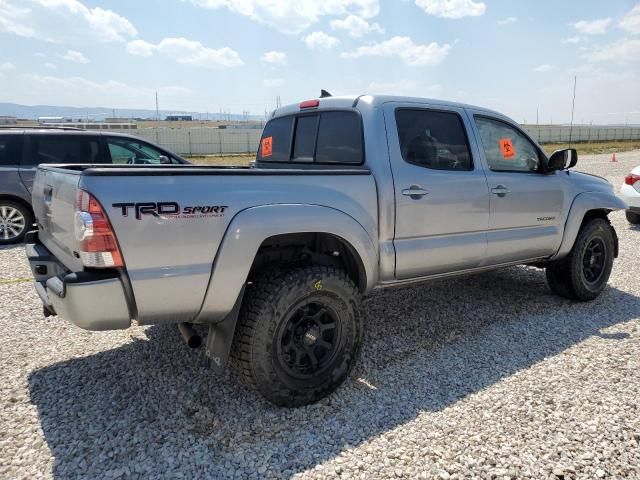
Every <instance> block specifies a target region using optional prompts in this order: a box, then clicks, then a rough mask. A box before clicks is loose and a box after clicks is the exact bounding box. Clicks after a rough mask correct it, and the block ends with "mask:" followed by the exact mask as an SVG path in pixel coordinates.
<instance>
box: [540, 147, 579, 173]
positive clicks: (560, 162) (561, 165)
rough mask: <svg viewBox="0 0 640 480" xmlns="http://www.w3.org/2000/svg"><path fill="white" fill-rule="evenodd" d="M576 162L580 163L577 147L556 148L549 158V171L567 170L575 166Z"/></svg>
mask: <svg viewBox="0 0 640 480" xmlns="http://www.w3.org/2000/svg"><path fill="white" fill-rule="evenodd" d="M576 163H578V152H576V149H575V148H565V149H563V150H556V151H555V152H553V153H552V154H551V157H550V158H549V163H548V164H547V170H548V171H549V172H554V171H556V170H565V169H567V168H571V167H575V166H576Z"/></svg>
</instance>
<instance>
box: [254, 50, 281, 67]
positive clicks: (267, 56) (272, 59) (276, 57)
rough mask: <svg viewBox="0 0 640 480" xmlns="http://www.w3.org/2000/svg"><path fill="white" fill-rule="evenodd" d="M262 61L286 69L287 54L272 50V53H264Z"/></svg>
mask: <svg viewBox="0 0 640 480" xmlns="http://www.w3.org/2000/svg"><path fill="white" fill-rule="evenodd" d="M260 60H262V62H263V63H267V64H269V65H273V66H278V67H285V66H286V65H287V54H286V53H285V52H277V51H275V50H271V51H270V52H264V53H263V54H262V56H261V57H260Z"/></svg>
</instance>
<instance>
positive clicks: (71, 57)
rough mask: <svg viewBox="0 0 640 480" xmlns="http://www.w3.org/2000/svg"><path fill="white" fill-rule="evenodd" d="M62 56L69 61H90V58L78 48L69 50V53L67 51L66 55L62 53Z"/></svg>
mask: <svg viewBox="0 0 640 480" xmlns="http://www.w3.org/2000/svg"><path fill="white" fill-rule="evenodd" d="M60 58H62V59H64V60H66V61H67V62H73V63H89V59H88V58H87V57H85V56H84V55H83V54H82V53H81V52H78V51H77V50H67V53H65V54H64V55H60Z"/></svg>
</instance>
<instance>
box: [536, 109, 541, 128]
mask: <svg viewBox="0 0 640 480" xmlns="http://www.w3.org/2000/svg"><path fill="white" fill-rule="evenodd" d="M539 124H540V122H539V121H538V107H536V125H539Z"/></svg>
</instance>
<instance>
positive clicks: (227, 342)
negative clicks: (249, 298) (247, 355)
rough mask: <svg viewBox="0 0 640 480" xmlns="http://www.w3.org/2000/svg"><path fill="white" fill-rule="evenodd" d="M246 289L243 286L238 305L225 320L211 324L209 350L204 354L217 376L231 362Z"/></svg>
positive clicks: (236, 304)
mask: <svg viewBox="0 0 640 480" xmlns="http://www.w3.org/2000/svg"><path fill="white" fill-rule="evenodd" d="M244 288H245V287H244V286H243V287H242V290H241V291H240V295H238V299H237V300H236V303H235V304H234V305H233V309H232V310H231V311H230V312H229V314H228V315H227V316H226V317H225V319H224V320H222V321H221V322H218V323H211V324H209V333H208V335H207V348H206V349H205V352H204V354H205V359H206V361H207V364H208V365H209V366H210V367H211V368H212V369H213V372H214V373H216V374H220V373H223V372H224V370H225V368H226V367H227V363H228V362H229V354H230V352H231V345H232V344H233V334H234V332H235V330H236V323H237V322H238V315H239V313H240V305H241V304H242V298H243V297H244Z"/></svg>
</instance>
